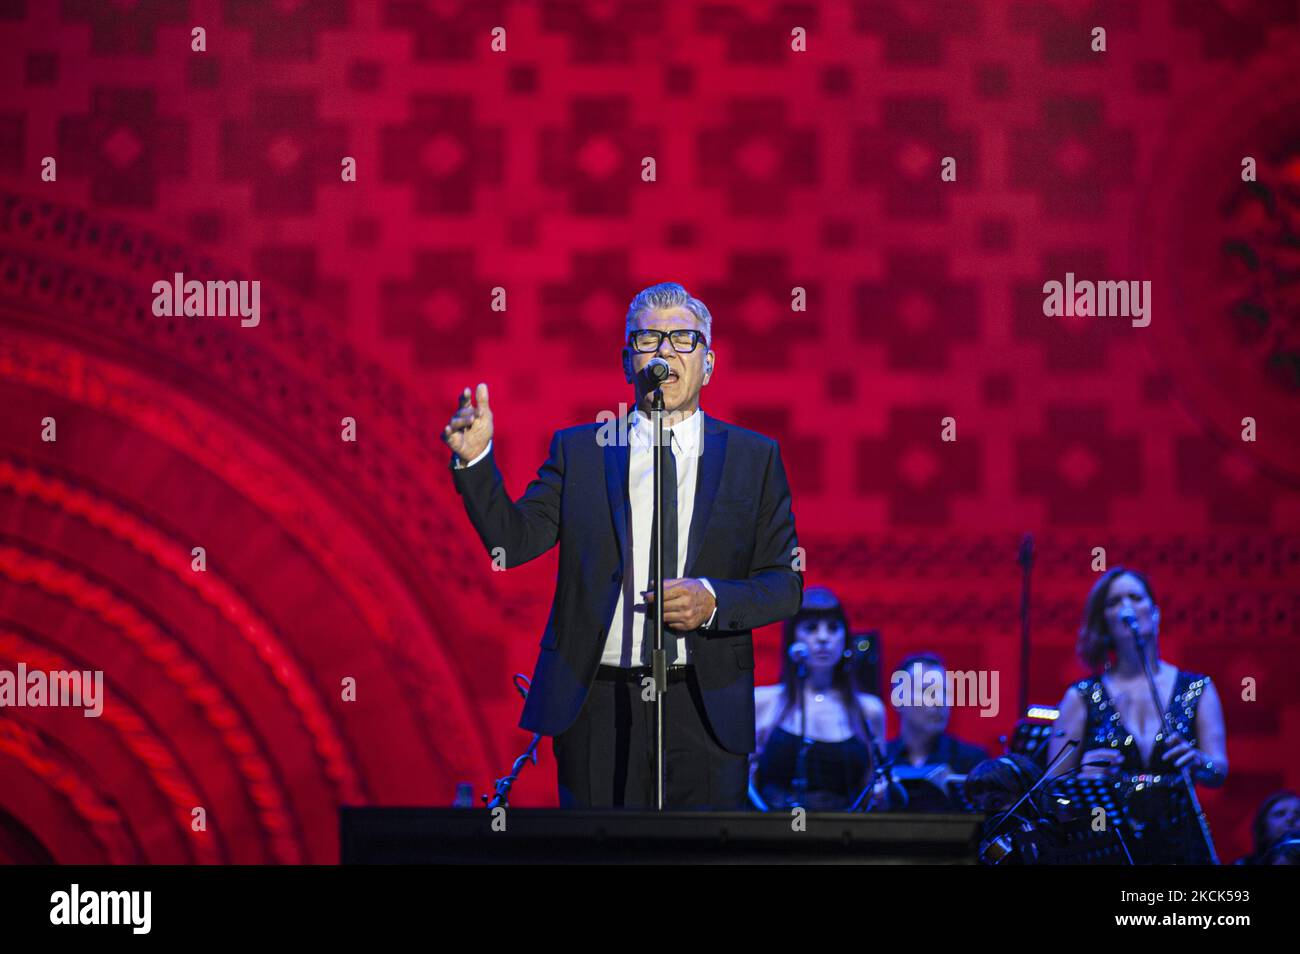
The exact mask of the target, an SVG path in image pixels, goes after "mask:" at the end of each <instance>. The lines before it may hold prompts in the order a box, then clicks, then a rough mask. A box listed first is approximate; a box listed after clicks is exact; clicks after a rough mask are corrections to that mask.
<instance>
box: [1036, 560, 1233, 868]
mask: <svg viewBox="0 0 1300 954" xmlns="http://www.w3.org/2000/svg"><path fill="white" fill-rule="evenodd" d="M1126 617H1128V618H1129V620H1130V621H1131V623H1132V624H1133V625H1135V626H1136V629H1137V633H1138V635H1140V636H1142V637H1143V641H1144V642H1145V651H1146V654H1147V658H1148V659H1149V660H1150V663H1151V668H1152V672H1153V673H1154V674H1155V682H1156V688H1157V690H1158V691H1159V694H1160V699H1161V700H1162V701H1163V703H1164V706H1165V711H1167V712H1168V713H1169V716H1170V721H1171V722H1172V724H1173V729H1174V731H1173V734H1169V735H1166V733H1165V727H1164V724H1163V721H1162V719H1161V716H1160V714H1158V713H1157V712H1156V709H1155V704H1154V702H1153V700H1152V698H1151V688H1150V683H1149V682H1148V681H1147V677H1146V672H1145V670H1144V668H1143V665H1142V655H1141V653H1140V651H1139V649H1138V641H1137V639H1135V636H1134V633H1133V630H1132V626H1130V624H1128V623H1125V622H1124V620H1125V618H1126ZM1159 629H1160V608H1159V607H1158V606H1157V605H1156V600H1155V594H1154V593H1153V592H1152V590H1151V585H1150V583H1149V582H1148V581H1147V579H1146V577H1145V576H1143V575H1142V574H1141V573H1139V572H1137V571H1135V570H1129V569H1125V568H1124V567H1115V568H1113V569H1111V570H1109V571H1107V572H1106V573H1104V574H1103V575H1102V576H1101V578H1100V579H1098V580H1097V582H1096V584H1095V585H1094V586H1093V588H1092V591H1091V592H1090V593H1089V594H1088V599H1087V602H1086V603H1085V605H1084V612H1083V623H1082V625H1081V626H1080V628H1079V641H1078V646H1077V652H1078V655H1079V658H1080V660H1081V661H1082V662H1083V664H1084V665H1085V666H1087V667H1088V668H1089V670H1091V672H1092V673H1093V675H1091V676H1089V677H1088V678H1087V679H1083V680H1080V681H1079V682H1076V683H1075V684H1074V685H1073V686H1071V687H1070V688H1069V689H1068V690H1066V693H1065V697H1064V698H1063V699H1062V700H1061V706H1060V716H1059V717H1058V719H1057V727H1058V728H1059V729H1061V730H1063V732H1062V733H1061V734H1059V735H1057V736H1056V737H1055V738H1053V740H1052V742H1051V744H1050V746H1049V748H1048V753H1047V758H1048V764H1050V763H1051V760H1052V759H1054V758H1055V757H1056V755H1057V753H1058V752H1059V751H1060V750H1061V747H1062V746H1064V745H1065V744H1066V740H1068V739H1076V740H1079V745H1077V746H1076V747H1075V748H1074V750H1073V752H1071V754H1070V755H1068V756H1066V757H1065V758H1063V759H1062V761H1061V763H1060V765H1059V766H1058V767H1057V768H1056V770H1055V773H1054V774H1057V775H1060V774H1063V773H1065V772H1069V771H1071V770H1074V769H1078V767H1079V766H1080V765H1081V764H1082V765H1084V768H1083V769H1082V770H1080V771H1079V775H1080V777H1081V778H1102V779H1106V780H1107V781H1108V782H1109V783H1110V784H1112V785H1113V788H1114V795H1115V796H1116V799H1117V802H1118V803H1119V804H1120V805H1122V812H1123V815H1124V817H1125V823H1124V825H1123V826H1122V828H1121V833H1122V834H1123V836H1124V839H1125V841H1126V842H1127V844H1128V848H1129V851H1130V853H1131V854H1132V856H1133V861H1134V863H1135V864H1206V863H1208V862H1209V860H1210V856H1209V850H1208V848H1207V846H1206V844H1205V840H1204V837H1203V836H1202V833H1201V829H1200V826H1199V824H1198V822H1197V820H1196V816H1195V815H1194V814H1193V813H1192V810H1191V805H1190V800H1189V799H1188V797H1187V792H1186V790H1185V788H1184V787H1183V781H1182V776H1181V773H1180V771H1179V770H1180V769H1182V768H1183V767H1184V766H1186V767H1187V768H1188V770H1189V771H1190V772H1191V775H1192V778H1193V780H1194V781H1195V782H1196V783H1197V784H1200V785H1205V786H1208V787H1211V788H1217V787H1218V786H1220V785H1222V784H1223V783H1224V780H1225V779H1226V778H1227V775H1228V756H1227V748H1226V743H1225V736H1224V728H1223V706H1222V704H1221V703H1220V700H1219V693H1218V690H1216V689H1215V687H1214V683H1213V682H1212V681H1211V680H1210V677H1209V676H1206V675H1202V674H1201V673H1196V672H1188V671H1186V670H1183V669H1179V668H1178V667H1177V666H1175V665H1174V664H1173V663H1169V662H1166V661H1165V660H1162V659H1161V658H1160V650H1159V646H1158V642H1157V637H1158V635H1159ZM1088 763H1094V764H1093V765H1091V766H1089V765H1088ZM1095 763H1104V764H1101V765H1097V764H1095Z"/></svg>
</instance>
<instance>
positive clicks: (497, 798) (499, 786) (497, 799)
mask: <svg viewBox="0 0 1300 954" xmlns="http://www.w3.org/2000/svg"><path fill="white" fill-rule="evenodd" d="M530 688H532V685H531V683H530V681H529V679H528V677H527V676H525V675H524V674H523V673H521V672H517V673H515V691H516V692H518V693H519V695H520V696H521V697H523V698H524V699H525V700H527V698H528V690H529V689H530ZM541 741H542V737H541V736H540V735H539V734H537V733H536V732H534V733H533V741H531V742H529V743H528V748H526V749H524V751H523V754H522V755H520V756H519V758H517V759H515V762H514V764H513V765H511V766H510V774H508V775H505V776H502V777H501V778H499V779H497V780H496V783H495V784H494V785H493V786H492V788H493V792H494V794H493V796H492V798H491V800H489V799H488V797H487V796H486V795H480V796H479V798H481V799H483V804H484V806H485V807H486V808H487V809H488V810H489V811H490V810H492V809H493V808H498V807H504V806H507V805H509V804H510V787H511V786H512V785H514V784H515V779H517V778H518V777H519V773H520V772H522V771H523V770H524V766H525V765H528V764H529V763H530V762H531V763H532V764H533V765H536V764H537V743H539V742H541Z"/></svg>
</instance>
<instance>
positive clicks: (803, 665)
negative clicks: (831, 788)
mask: <svg viewBox="0 0 1300 954" xmlns="http://www.w3.org/2000/svg"><path fill="white" fill-rule="evenodd" d="M794 678H795V685H796V686H798V688H799V752H798V754H797V755H795V758H794V778H792V779H791V780H790V789H791V792H792V793H793V795H794V805H795V806H799V805H802V804H803V803H804V802H805V801H806V800H807V798H808V747H809V746H810V745H811V744H812V741H811V740H810V739H809V738H808V693H807V692H806V691H805V690H804V687H805V684H806V680H807V678H808V657H806V656H805V657H804V658H803V659H800V660H799V665H798V666H797V667H796V668H795V671H794Z"/></svg>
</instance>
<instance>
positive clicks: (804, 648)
mask: <svg viewBox="0 0 1300 954" xmlns="http://www.w3.org/2000/svg"><path fill="white" fill-rule="evenodd" d="M785 654H786V655H787V656H789V657H790V662H796V663H799V662H803V661H804V660H805V659H807V658H808V644H807V643H805V642H803V641H802V640H800V641H798V642H793V643H791V644H790V648H789V649H787V650H786V651H785Z"/></svg>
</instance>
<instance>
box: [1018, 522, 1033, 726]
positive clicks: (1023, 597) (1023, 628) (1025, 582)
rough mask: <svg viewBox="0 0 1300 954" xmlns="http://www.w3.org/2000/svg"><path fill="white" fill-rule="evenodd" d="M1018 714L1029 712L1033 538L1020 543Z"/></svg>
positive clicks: (1027, 535)
mask: <svg viewBox="0 0 1300 954" xmlns="http://www.w3.org/2000/svg"><path fill="white" fill-rule="evenodd" d="M1019 560H1020V566H1021V569H1022V570H1023V572H1022V573H1021V577H1020V710H1019V711H1020V712H1022V713H1023V712H1028V711H1029V577H1030V575H1031V573H1032V572H1033V568H1034V537H1033V534H1030V533H1026V534H1025V537H1024V539H1023V540H1021V541H1020V556H1019Z"/></svg>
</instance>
